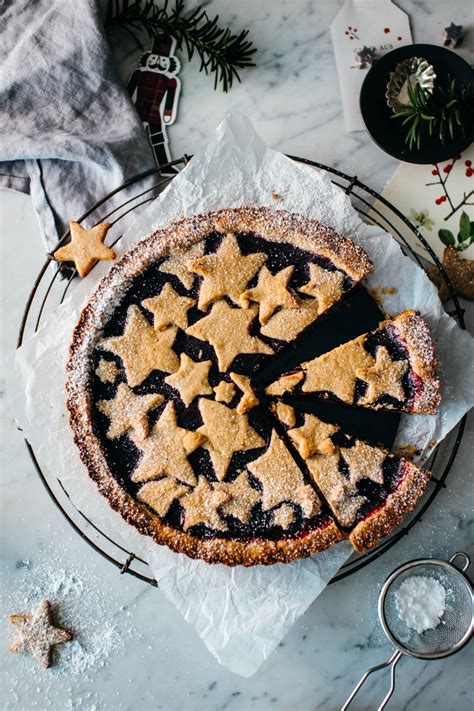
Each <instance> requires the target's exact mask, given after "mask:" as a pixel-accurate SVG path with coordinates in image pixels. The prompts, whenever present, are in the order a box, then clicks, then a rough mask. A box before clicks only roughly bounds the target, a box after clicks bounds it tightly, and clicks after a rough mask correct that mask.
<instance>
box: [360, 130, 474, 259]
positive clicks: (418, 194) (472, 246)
mask: <svg viewBox="0 0 474 711" xmlns="http://www.w3.org/2000/svg"><path fill="white" fill-rule="evenodd" d="M382 195H383V197H384V198H386V199H387V200H388V201H389V202H391V203H393V205H395V207H398V209H399V210H400V211H401V212H402V213H403V214H404V215H406V216H407V217H408V218H409V219H410V220H411V222H412V223H413V224H414V225H415V227H417V228H418V230H419V231H420V232H421V234H422V236H423V237H424V238H425V240H426V241H427V242H428V244H429V245H430V246H431V247H432V248H433V250H434V252H435V254H436V255H437V256H438V257H439V258H440V259H441V258H442V256H443V251H444V248H445V246H446V244H447V243H448V242H449V243H450V241H451V240H453V241H454V243H455V245H456V247H460V246H461V247H464V246H465V245H469V246H468V247H467V249H464V248H463V249H462V250H461V251H459V256H460V257H462V258H464V259H474V240H473V241H472V242H471V241H470V239H466V240H464V241H463V240H461V242H460V238H459V232H460V225H459V221H460V218H461V215H462V213H463V212H465V213H466V214H467V215H468V216H469V218H470V221H471V222H474V144H472V145H471V146H470V147H469V148H466V150H465V151H464V152H463V153H462V155H460V156H456V157H455V158H452V159H451V160H448V161H445V162H444V163H438V164H436V165H412V164H411V163H401V164H400V166H399V167H398V168H397V170H396V172H395V173H394V175H393V177H392V178H390V180H389V182H388V183H387V185H386V187H385V190H384V191H383V193H382ZM373 209H375V210H379V211H380V212H381V213H382V215H385V214H387V208H386V207H385V205H384V204H383V203H382V202H380V201H376V202H375V203H374V205H373ZM370 214H373V215H375V213H374V212H373V211H372V213H369V215H370ZM392 214H393V213H392ZM397 228H399V229H400V230H401V232H402V234H403V236H404V237H405V238H406V240H407V242H408V243H409V245H410V246H411V247H412V248H413V249H414V250H415V251H416V252H418V254H421V256H422V257H424V258H425V259H429V260H431V257H430V255H429V253H428V252H427V251H426V249H425V248H424V247H423V245H422V244H421V242H420V241H419V240H417V239H416V236H415V234H414V233H413V231H412V230H410V229H409V228H408V227H407V226H406V225H404V224H403V222H402V221H401V220H399V221H397ZM440 230H445V231H447V232H448V233H449V234H444V233H442V234H441V237H443V238H444V240H445V241H444V242H443V241H442V239H441V237H440ZM431 261H432V260H431Z"/></svg>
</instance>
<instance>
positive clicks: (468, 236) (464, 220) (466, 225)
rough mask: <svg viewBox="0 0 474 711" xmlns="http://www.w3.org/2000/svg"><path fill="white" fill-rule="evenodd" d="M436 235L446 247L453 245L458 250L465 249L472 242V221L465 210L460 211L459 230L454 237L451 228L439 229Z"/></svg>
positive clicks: (473, 232) (473, 223)
mask: <svg viewBox="0 0 474 711" xmlns="http://www.w3.org/2000/svg"><path fill="white" fill-rule="evenodd" d="M438 237H439V238H440V240H441V242H442V243H443V244H444V245H445V246H446V247H455V249H456V250H457V251H458V252H462V251H463V250H465V249H467V248H468V247H469V246H470V245H471V244H472V243H473V242H474V222H471V220H470V219H469V215H468V214H467V212H464V211H463V212H462V213H461V217H460V218H459V232H458V234H457V242H458V244H457V246H456V238H455V237H454V235H453V233H452V232H451V230H445V229H442V230H439V231H438Z"/></svg>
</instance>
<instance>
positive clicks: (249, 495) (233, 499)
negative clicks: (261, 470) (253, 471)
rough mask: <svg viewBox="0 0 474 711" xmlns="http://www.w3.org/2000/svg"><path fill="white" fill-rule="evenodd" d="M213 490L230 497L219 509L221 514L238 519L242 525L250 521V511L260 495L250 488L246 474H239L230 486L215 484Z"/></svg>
mask: <svg viewBox="0 0 474 711" xmlns="http://www.w3.org/2000/svg"><path fill="white" fill-rule="evenodd" d="M215 489H216V490H217V491H223V492H224V493H225V494H228V495H229V497H230V498H229V500H228V501H227V502H226V503H225V504H224V505H223V506H222V507H221V512H222V513H223V514H225V515H226V516H233V517H234V518H238V519H239V521H242V523H248V522H249V521H250V515H251V513H252V509H253V507H254V506H255V504H256V503H257V501H258V500H259V499H260V493H259V492H258V491H257V490H256V489H254V488H253V486H250V484H249V477H248V474H247V472H242V473H241V474H239V476H238V477H237V479H235V480H234V481H233V482H232V483H230V484H228V483H226V482H222V483H219V484H216V485H215Z"/></svg>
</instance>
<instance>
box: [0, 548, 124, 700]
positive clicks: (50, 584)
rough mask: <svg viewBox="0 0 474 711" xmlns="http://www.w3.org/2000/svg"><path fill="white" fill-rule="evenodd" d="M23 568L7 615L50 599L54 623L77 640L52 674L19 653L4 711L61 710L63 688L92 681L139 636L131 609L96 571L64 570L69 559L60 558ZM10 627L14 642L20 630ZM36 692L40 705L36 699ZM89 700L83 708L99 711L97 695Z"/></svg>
mask: <svg viewBox="0 0 474 711" xmlns="http://www.w3.org/2000/svg"><path fill="white" fill-rule="evenodd" d="M17 568H19V569H20V570H19V572H18V573H17V576H15V578H16V587H15V589H13V590H11V591H9V592H8V593H6V594H5V596H4V605H5V609H6V611H7V613H8V614H13V613H23V612H25V613H31V612H33V611H34V610H36V609H37V608H38V606H39V604H40V603H41V601H42V600H49V601H50V603H51V609H52V617H53V624H57V625H59V626H60V627H63V628H65V629H67V630H70V631H71V632H72V633H73V635H74V637H73V639H72V640H71V641H69V642H65V643H63V644H59V645H57V646H56V647H55V648H54V650H53V665H52V666H51V667H50V668H49V669H48V670H45V669H43V668H42V667H40V666H39V665H38V664H37V662H35V660H34V659H33V658H32V657H31V655H29V654H18V655H15V658H14V659H12V662H13V663H14V666H11V665H10V664H9V665H8V668H9V669H13V670H14V671H12V672H11V673H9V674H7V676H8V689H9V696H10V699H9V701H7V702H6V705H5V706H3V708H10V706H9V703H11V704H12V706H11V707H12V708H18V707H21V705H22V703H23V701H25V700H27V699H28V700H29V701H28V703H29V708H33V707H36V706H38V707H41V708H48V707H55V702H56V700H57V699H56V694H57V690H58V688H62V687H64V686H66V693H68V692H67V687H68V686H69V684H73V683H74V681H75V680H76V682H78V683H80V684H82V683H85V682H92V681H93V678H94V676H95V674H96V673H97V672H98V670H100V669H101V668H103V667H105V666H107V664H108V662H109V658H110V657H111V655H112V654H114V655H115V654H117V652H118V653H120V651H121V650H123V649H124V647H125V644H126V642H127V640H128V639H130V638H131V637H132V636H134V635H136V632H135V631H134V629H133V627H132V625H131V623H130V621H129V620H128V614H129V613H128V610H127V609H126V607H124V606H123V605H122V606H121V605H120V602H119V601H118V600H117V601H116V604H113V601H112V599H111V596H110V594H109V591H107V592H106V591H105V590H104V584H103V581H101V580H100V579H99V578H98V577H97V576H95V575H94V574H93V573H91V571H90V570H88V569H85V568H82V567H79V566H77V565H68V567H67V568H64V559H63V560H61V559H60V558H57V559H56V558H54V557H53V559H51V558H49V559H48V560H42V559H38V560H36V559H35V560H34V561H29V560H23V561H19V562H18V563H17ZM7 627H8V629H7V630H6V631H7V634H8V640H9V641H12V640H13V639H14V637H15V629H14V628H13V627H10V626H9V625H7ZM58 685H59V687H58ZM70 691H71V690H70ZM35 692H38V694H37V695H38V700H37V702H36V701H35V700H34V699H33V698H32V697H34V696H35ZM86 697H87V698H85V697H84V698H83V699H81V701H82V703H81V704H80V707H81V708H84V709H88V710H89V709H91V710H92V709H95V708H96V702H97V701H98V699H97V698H96V694H95V692H93V691H91V692H90V693H86ZM75 702H77V699H75ZM63 708H66V707H63ZM71 708H72V706H71Z"/></svg>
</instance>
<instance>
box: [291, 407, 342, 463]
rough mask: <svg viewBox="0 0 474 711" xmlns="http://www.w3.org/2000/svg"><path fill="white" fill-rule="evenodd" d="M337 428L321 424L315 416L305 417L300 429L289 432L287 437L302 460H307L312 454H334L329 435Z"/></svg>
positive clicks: (324, 423)
mask: <svg viewBox="0 0 474 711" xmlns="http://www.w3.org/2000/svg"><path fill="white" fill-rule="evenodd" d="M338 429H339V427H337V426H336V425H330V424H328V423H326V422H322V421H321V420H320V419H319V417H316V415H305V418H304V424H303V426H302V427H297V428H296V429H293V430H289V432H288V435H289V437H290V439H291V441H292V442H293V444H294V445H295V447H296V449H297V450H298V452H299V454H300V456H301V457H303V459H309V458H310V457H312V456H313V455H314V454H329V453H330V452H334V450H335V449H336V446H335V445H334V444H333V441H332V439H331V435H333V434H334V433H335V432H337V431H338Z"/></svg>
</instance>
